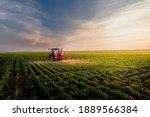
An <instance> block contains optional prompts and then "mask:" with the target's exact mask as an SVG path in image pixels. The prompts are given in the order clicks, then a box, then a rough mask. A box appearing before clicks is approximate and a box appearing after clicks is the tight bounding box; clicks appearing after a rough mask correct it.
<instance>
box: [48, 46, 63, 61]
mask: <svg viewBox="0 0 150 117" xmlns="http://www.w3.org/2000/svg"><path fill="white" fill-rule="evenodd" d="M48 50H50V54H49V56H48V59H49V60H52V61H60V60H63V59H64V52H63V49H62V48H51V49H49V48H48Z"/></svg>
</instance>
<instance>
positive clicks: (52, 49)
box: [51, 48, 62, 50]
mask: <svg viewBox="0 0 150 117" xmlns="http://www.w3.org/2000/svg"><path fill="white" fill-rule="evenodd" d="M60 49H62V48H51V50H60Z"/></svg>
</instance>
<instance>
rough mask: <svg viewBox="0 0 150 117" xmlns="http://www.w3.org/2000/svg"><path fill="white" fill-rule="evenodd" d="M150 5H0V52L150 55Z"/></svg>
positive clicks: (107, 1)
mask: <svg viewBox="0 0 150 117" xmlns="http://www.w3.org/2000/svg"><path fill="white" fill-rule="evenodd" d="M149 21H150V0H0V51H39V50H41V51H43V50H47V48H48V47H62V48H64V49H65V50H114V49H115V50H116V49H117V50H118V49H121V50H122V49H147V48H148V47H149V45H150V22H149Z"/></svg>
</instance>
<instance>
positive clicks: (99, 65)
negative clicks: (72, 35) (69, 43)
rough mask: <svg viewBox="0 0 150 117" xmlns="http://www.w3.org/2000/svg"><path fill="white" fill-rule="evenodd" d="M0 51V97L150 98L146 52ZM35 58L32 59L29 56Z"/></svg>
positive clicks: (149, 53)
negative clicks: (55, 58)
mask: <svg viewBox="0 0 150 117" xmlns="http://www.w3.org/2000/svg"><path fill="white" fill-rule="evenodd" d="M47 56H48V52H7V53H4V52H1V53H0V99H77V100H78V99H81V100H82V99H98V100H99V99H106V100H114V99H119V100H120V99H121V100H122V99H129V100H132V99H150V51H148V50H145V51H144V50H143V51H74V52H73V51H72V52H71V51H70V52H69V51H68V52H65V58H66V59H65V60H64V61H60V62H52V61H42V60H40V59H39V58H46V57H47ZM35 58H36V59H35Z"/></svg>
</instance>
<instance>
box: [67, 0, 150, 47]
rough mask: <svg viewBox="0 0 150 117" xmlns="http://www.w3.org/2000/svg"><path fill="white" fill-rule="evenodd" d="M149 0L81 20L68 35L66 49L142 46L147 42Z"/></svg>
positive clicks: (149, 42) (146, 44)
mask: <svg viewBox="0 0 150 117" xmlns="http://www.w3.org/2000/svg"><path fill="white" fill-rule="evenodd" d="M149 6H150V1H149V0H143V1H140V2H136V3H134V4H130V5H128V6H126V7H123V8H122V9H120V10H119V11H117V12H115V13H113V14H111V15H109V16H107V17H105V18H98V17H96V18H93V19H92V20H91V21H86V22H82V23H81V24H80V26H79V27H78V28H77V29H76V31H75V33H74V35H71V37H70V39H72V44H71V45H70V46H69V48H71V47H74V46H76V47H77V46H78V48H79V49H85V50H86V49H146V48H148V45H149V44H150V27H149V26H150V22H149V21H150V7H149ZM67 47H68V46H67Z"/></svg>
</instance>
